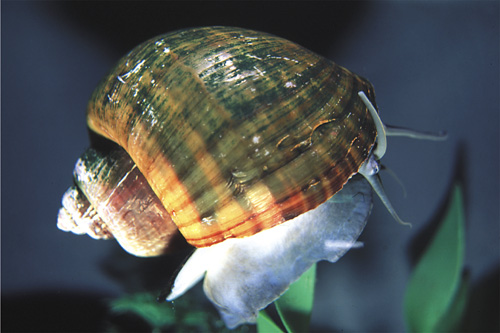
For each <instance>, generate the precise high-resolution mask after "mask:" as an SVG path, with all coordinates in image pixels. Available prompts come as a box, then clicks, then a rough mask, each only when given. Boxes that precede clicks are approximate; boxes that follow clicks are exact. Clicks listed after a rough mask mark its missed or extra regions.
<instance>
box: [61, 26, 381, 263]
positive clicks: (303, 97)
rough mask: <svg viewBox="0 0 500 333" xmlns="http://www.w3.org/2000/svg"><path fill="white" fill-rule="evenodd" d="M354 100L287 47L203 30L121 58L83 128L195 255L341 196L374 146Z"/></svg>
mask: <svg viewBox="0 0 500 333" xmlns="http://www.w3.org/2000/svg"><path fill="white" fill-rule="evenodd" d="M358 92H364V93H365V94H366V95H367V96H368V98H369V100H370V101H371V102H372V103H374V99H375V96H374V91H373V87H372V85H371V84H370V83H369V82H368V81H367V80H365V79H363V78H361V77H360V76H358V75H356V74H354V73H351V72H350V71H348V70H347V69H345V68H343V67H341V66H338V65H336V64H335V63H333V62H332V61H330V60H327V59H325V58H323V57H321V56H319V55H317V54H315V53H313V52H311V51H309V50H307V49H305V48H303V47H301V46H299V45H297V44H294V43H292V42H290V41H288V40H285V39H282V38H279V37H276V36H273V35H269V34H265V33H262V32H255V31H251V30H246V29H239V28H228V27H205V28H196V29H188V30H182V31H176V32H173V33H169V34H166V35H163V36H159V37H157V38H154V39H151V40H149V41H147V42H145V43H143V44H141V45H139V46H138V47H136V48H135V49H133V50H132V51H131V52H130V53H129V54H128V55H126V56H125V57H124V58H122V59H121V60H120V61H119V62H118V64H117V65H116V67H115V68H114V69H113V70H112V71H111V73H110V74H109V75H107V76H106V77H105V78H104V79H103V80H102V81H101V83H100V84H99V85H98V87H97V88H96V90H95V91H94V93H93V95H92V97H91V100H90V102H89V106H88V111H87V121H88V125H89V127H90V129H91V130H93V131H94V132H96V133H98V134H99V135H102V136H104V137H105V138H107V139H110V140H112V141H113V142H115V143H117V144H118V145H119V146H121V147H122V148H123V149H124V150H125V151H126V152H127V154H128V155H129V156H130V158H131V159H132V160H133V163H132V162H131V163H128V166H127V168H131V165H134V168H135V167H136V168H137V169H138V170H140V173H141V174H142V175H143V177H144V178H145V179H146V180H147V183H148V184H149V186H150V187H151V189H152V191H153V192H154V193H155V194H156V196H157V198H158V200H159V201H160V202H161V203H162V206H163V207H164V209H165V210H166V213H167V214H166V215H168V217H166V218H165V220H166V222H165V223H166V224H167V225H170V226H171V225H172V221H173V222H174V223H175V225H176V226H177V228H178V229H179V231H180V233H181V234H182V235H183V236H184V238H185V239H186V240H187V242H189V243H190V244H192V245H194V246H196V247H206V246H211V245H213V244H216V243H219V242H222V241H224V240H225V239H228V238H233V237H237V238H240V237H246V236H251V235H253V234H255V233H257V232H259V231H260V230H263V229H268V228H271V227H273V226H276V225H278V224H280V223H283V222H285V221H287V220H289V219H292V218H294V217H296V216H298V215H301V214H303V213H305V212H307V211H309V210H311V209H314V208H315V207H317V206H318V205H320V204H321V203H323V202H325V201H326V200H328V199H329V198H331V197H332V196H333V195H334V194H335V193H337V192H338V191H339V190H341V189H342V187H343V186H344V184H345V183H346V182H347V181H348V180H349V179H350V178H351V177H352V176H353V175H354V174H356V173H357V172H358V171H359V169H360V167H361V166H362V165H363V163H364V162H365V161H367V160H368V157H369V154H370V152H371V150H372V147H373V146H374V143H375V140H376V137H377V129H376V125H375V123H374V120H373V118H372V116H371V114H370V112H369V110H368V108H367V106H366V105H365V103H364V102H363V101H362V99H361V98H359V96H358ZM85 159H86V157H84V158H83V159H82V160H85ZM112 163H114V162H112ZM125 164H127V163H125ZM77 168H78V164H77ZM126 173H127V172H125V174H126ZM97 178H99V177H97ZM105 178H106V177H101V178H100V179H103V182H107V179H105ZM77 183H78V185H79V186H80V187H82V186H81V185H82V183H84V181H77ZM114 186H115V184H110V185H106V188H108V189H112V188H114ZM92 191H93V189H92V188H91V189H87V190H85V191H83V192H84V193H85V195H86V196H87V197H88V192H92ZM108 192H109V191H108ZM141 195H142V194H141ZM101 199H102V198H101ZM101 199H92V200H90V202H91V205H92V206H96V205H97V206H103V205H102V204H99V203H98V202H99V201H100V200H101ZM75 200H76V199H75ZM78 200H79V199H78ZM106 200H107V199H106ZM78 205H81V204H80V203H79V204H78ZM74 210H75V209H73V211H74ZM97 211H99V209H97ZM62 215H65V216H66V215H71V213H68V212H63V213H62ZM80 215H81V214H80ZM99 215H100V213H99ZM160 215H162V216H163V215H165V214H164V213H161V214H160ZM77 218H78V217H77ZM77 218H75V219H77ZM101 218H102V216H101ZM62 219H63V220H71V219H72V218H71V217H67V216H66V217H65V218H62ZM170 219H171V220H172V221H170ZM103 220H105V219H104V218H103ZM139 220H140V219H139ZM139 220H137V219H135V220H134V228H142V227H143V226H139V224H140V221H139ZM60 224H61V225H62V224H64V223H62V222H61V223H60ZM66 224H68V223H66ZM87 224H88V223H87ZM107 224H108V222H107V221H106V222H105V223H104V222H99V223H96V224H95V225H97V226H99V228H98V229H109V226H107V227H103V226H104V225H107ZM148 225H149V226H150V225H151V223H149V222H148V223H147V225H146V226H145V227H148ZM154 225H155V226H156V224H154ZM68 229H71V227H66V230H68ZM166 230H168V231H167V233H168V234H171V233H172V231H171V230H172V228H171V227H168V228H166ZM112 233H113V235H114V236H115V237H117V238H120V237H121V236H117V234H116V233H115V232H114V231H113V232H112ZM125 237H129V236H125ZM166 238H168V237H166ZM118 241H119V242H120V243H123V242H122V241H121V240H120V239H118ZM162 242H165V239H162ZM127 250H128V251H129V252H131V253H135V252H134V249H132V248H131V249H127ZM141 251H142V250H141ZM159 251H160V250H159ZM146 252H147V251H146ZM153 252H154V253H156V252H155V251H153ZM144 253H145V252H144V251H142V252H141V254H140V255H148V254H144ZM152 255H154V254H152Z"/></svg>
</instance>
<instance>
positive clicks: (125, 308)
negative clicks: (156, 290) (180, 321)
mask: <svg viewBox="0 0 500 333" xmlns="http://www.w3.org/2000/svg"><path fill="white" fill-rule="evenodd" d="M110 305H111V310H112V311H113V312H115V313H124V312H131V313H134V314H136V315H138V316H139V317H141V318H143V319H144V320H145V321H146V322H148V323H149V325H151V327H153V328H160V327H163V326H168V325H172V324H174V323H175V316H174V313H173V311H172V309H170V308H169V307H166V306H165V305H164V304H159V303H158V302H156V300H155V298H154V296H152V294H150V293H136V294H131V295H126V296H123V297H121V298H118V299H116V300H113V301H111V302H110Z"/></svg>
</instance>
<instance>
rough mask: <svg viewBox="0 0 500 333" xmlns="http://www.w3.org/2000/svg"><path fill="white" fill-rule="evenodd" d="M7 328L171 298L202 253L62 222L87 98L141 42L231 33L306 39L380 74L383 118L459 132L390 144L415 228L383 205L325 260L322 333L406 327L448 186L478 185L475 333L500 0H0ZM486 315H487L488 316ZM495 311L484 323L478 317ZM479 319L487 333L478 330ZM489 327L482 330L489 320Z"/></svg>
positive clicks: (494, 230) (493, 285)
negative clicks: (165, 293) (407, 304)
mask: <svg viewBox="0 0 500 333" xmlns="http://www.w3.org/2000/svg"><path fill="white" fill-rule="evenodd" d="M1 6H2V8H1V15H2V37H1V43H2V57H1V60H2V101H1V106H2V113H1V115H2V119H1V120H2V133H1V135H2V147H1V148H2V180H1V185H2V215H1V218H2V221H1V222H2V223H1V227H2V230H1V231H2V232H1V235H2V239H1V255H2V256H1V259H2V261H1V268H2V275H1V279H2V285H1V292H2V330H3V331H30V330H32V331H102V330H105V328H104V327H105V321H106V320H107V319H106V318H107V306H106V300H107V299H110V298H113V297H118V296H120V295H123V294H124V293H126V292H134V291H142V290H149V291H153V292H158V293H159V292H160V291H161V289H162V288H163V287H164V286H165V285H167V284H168V282H169V280H170V279H171V277H172V275H173V274H174V271H175V270H176V269H177V266H178V264H179V263H180V262H181V261H182V260H183V258H184V257H185V256H186V255H187V253H188V252H186V251H184V252H180V253H179V254H177V255H173V256H166V257H163V258H155V259H138V258H134V257H132V256H130V255H128V254H127V253H125V252H124V251H122V250H121V248H120V247H119V246H118V245H117V244H116V242H114V241H96V240H93V239H91V238H89V237H87V236H76V235H73V234H69V233H64V232H62V231H59V230H58V229H57V227H56V217H57V211H58V209H59V206H60V198H61V196H62V194H63V193H64V191H65V190H66V188H67V187H68V186H70V185H71V184H72V170H73V166H74V163H75V161H76V159H77V158H78V157H79V155H80V154H81V153H82V152H83V151H84V150H85V149H86V147H88V145H89V139H88V133H87V128H86V124H85V109H86V103H87V100H88V98H89V97H90V94H91V93H92V91H93V89H94V88H95V86H96V85H97V82H98V81H99V80H100V79H101V78H102V77H103V76H104V75H105V74H106V72H107V71H108V70H110V69H111V67H112V66H113V65H114V64H115V62H116V61H117V60H118V59H119V58H120V57H121V56H123V55H124V54H125V53H126V52H127V51H129V50H130V49H132V48H133V47H134V46H136V45H137V44H139V43H140V42H142V41H144V40H146V39H149V38H151V37H153V36H155V35H159V34H162V33H166V32H170V31H172V30H175V29H179V28H185V27H194V26H205V25H229V26H239V27H244V28H251V29H256V30H261V31H265V32H269V33H273V34H275V35H278V36H281V37H284V38H287V39H290V40H292V41H294V42H297V43H299V44H301V45H303V46H305V47H307V48H309V49H311V50H313V51H315V52H317V53H319V54H321V55H323V56H325V57H327V58H329V59H331V60H333V61H335V62H336V63H338V64H339V65H342V66H344V67H346V68H348V69H350V70H351V71H353V72H355V73H357V74H359V75H361V76H364V77H366V78H367V79H369V80H370V81H371V82H372V84H373V85H374V87H375V92H376V94H377V104H378V106H379V108H380V114H381V117H382V120H383V121H384V122H386V123H388V124H393V125H399V126H405V127H411V128H415V129H420V130H430V131H439V130H443V129H444V130H447V131H448V134H449V139H448V140H447V141H444V142H430V141H416V140H411V139H406V138H389V146H388V152H387V154H386V156H385V157H384V159H383V163H384V164H385V165H386V166H387V167H389V168H390V169H391V170H392V171H393V172H395V173H396V174H397V176H398V177H399V179H400V180H401V182H402V183H403V184H404V187H405V188H406V191H407V196H404V195H403V190H402V189H401V186H400V185H399V184H398V183H397V181H395V180H394V178H393V177H391V175H390V174H388V173H383V174H382V178H383V180H384V185H385V187H386V192H387V194H388V196H389V197H390V199H391V200H392V203H393V205H394V206H395V207H396V210H397V211H398V213H399V215H400V216H401V217H402V218H403V219H404V220H408V221H411V222H412V223H413V229H409V228H405V227H402V226H400V225H398V224H397V223H395V222H394V220H393V219H392V218H391V217H390V215H389V214H388V212H387V211H386V209H385V208H384V207H383V206H382V204H381V203H380V201H378V199H376V200H375V206H374V209H373V214H372V216H371V218H370V220H369V222H368V225H367V227H366V229H365V231H364V232H363V234H362V235H361V238H360V240H361V241H363V242H364V244H365V246H364V248H361V249H355V250H351V251H350V252H349V253H347V254H346V255H345V257H343V258H342V259H341V260H340V261H339V262H338V263H335V264H329V263H321V264H320V265H319V266H318V279H317V289H316V291H317V292H316V299H315V305H314V310H313V316H312V329H313V330H314V331H365V332H368V331H402V330H404V328H405V327H404V320H403V307H402V304H403V296H404V292H405V287H406V284H407V282H408V279H409V276H410V273H411V269H412V267H413V264H414V263H415V261H416V259H417V258H418V255H419V254H420V253H421V250H422V248H423V247H424V246H425V245H426V244H427V243H428V241H429V237H430V235H431V234H432V230H433V229H434V228H435V224H436V222H438V221H439V217H440V216H441V215H440V214H442V211H443V209H444V205H445V204H446V199H447V196H448V194H449V191H450V188H451V186H452V184H453V183H454V182H455V181H460V182H461V183H462V185H463V186H464V189H465V204H466V242H467V243H466V267H467V269H468V271H469V273H470V276H471V283H472V289H471V295H472V296H471V300H470V304H469V308H468V312H467V316H468V317H469V318H471V322H475V323H480V325H482V326H474V327H473V328H471V330H478V331H480V330H497V329H498V309H499V305H498V302H499V299H498V297H499V257H500V247H499V240H500V232H499V224H500V223H499V221H500V218H499V203H500V200H499V184H500V182H499V170H500V168H499V114H500V112H499V110H500V107H499V2H497V1H460V2H448V1H446V2H444V1H435V2H434V1H426V2H402V1H394V2H393V1H383V2H366V1H363V2H358V1H352V2H341V1H335V2H312V1H308V2H203V3H201V2H182V3H181V2H147V1H141V2H134V1H129V2H117V1H112V2H44V1H41V2H14V1H2V4H1ZM481 316H482V317H481ZM477 318H481V319H477ZM474 325H476V324H474ZM477 325H479V324H477Z"/></svg>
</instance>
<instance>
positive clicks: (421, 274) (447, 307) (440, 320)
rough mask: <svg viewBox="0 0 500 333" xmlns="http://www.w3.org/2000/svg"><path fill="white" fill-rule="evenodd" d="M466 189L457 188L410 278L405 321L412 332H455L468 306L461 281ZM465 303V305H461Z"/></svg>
mask: <svg viewBox="0 0 500 333" xmlns="http://www.w3.org/2000/svg"><path fill="white" fill-rule="evenodd" d="M464 220H465V218H464V209H463V196H462V189H461V187H460V186H458V185H456V186H455V187H454V189H453V192H452V196H451V200H450V203H449V206H448V210H447V212H446V214H445V217H444V219H443V220H442V221H441V225H440V227H439V229H438V231H437V232H436V235H435V236H434V239H433V240H432V242H431V244H430V245H429V247H428V248H427V250H426V251H425V253H424V255H423V256H422V258H421V259H420V261H419V263H418V264H417V266H416V267H415V270H414V272H413V274H412V277H411V279H410V282H409V285H408V287H407V290H406V295H405V303H404V306H405V319H406V325H407V328H408V330H409V331H411V332H436V331H438V330H442V329H452V328H453V327H455V326H456V324H457V323H456V322H455V323H453V322H447V320H449V321H457V320H459V319H460V317H461V311H463V308H464V307H465V298H464V297H465V296H462V294H464V295H466V289H467V287H466V286H467V283H466V282H461V276H462V266H463V260H464V251H465V230H464V229H465V221H464ZM462 303H463V306H462V305H461V304H462Z"/></svg>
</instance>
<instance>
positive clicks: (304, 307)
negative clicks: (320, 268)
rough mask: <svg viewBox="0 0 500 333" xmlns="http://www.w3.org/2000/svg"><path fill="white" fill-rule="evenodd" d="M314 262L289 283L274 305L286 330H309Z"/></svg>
mask: <svg viewBox="0 0 500 333" xmlns="http://www.w3.org/2000/svg"><path fill="white" fill-rule="evenodd" d="M315 283H316V264H314V265H313V266H312V267H311V268H310V269H309V270H307V271H306V272H305V273H304V274H302V276H301V277H300V278H299V279H298V280H297V281H295V282H294V283H293V284H291V285H290V288H289V289H288V290H287V291H286V293H284V294H283V295H282V296H281V297H280V298H279V299H278V300H276V302H275V305H276V309H277V310H278V313H279V315H280V317H281V320H282V321H283V325H284V326H285V328H286V330H287V331H288V332H290V333H291V332H307V331H309V321H310V319H311V311H312V307H313V302H314V285H315Z"/></svg>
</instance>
